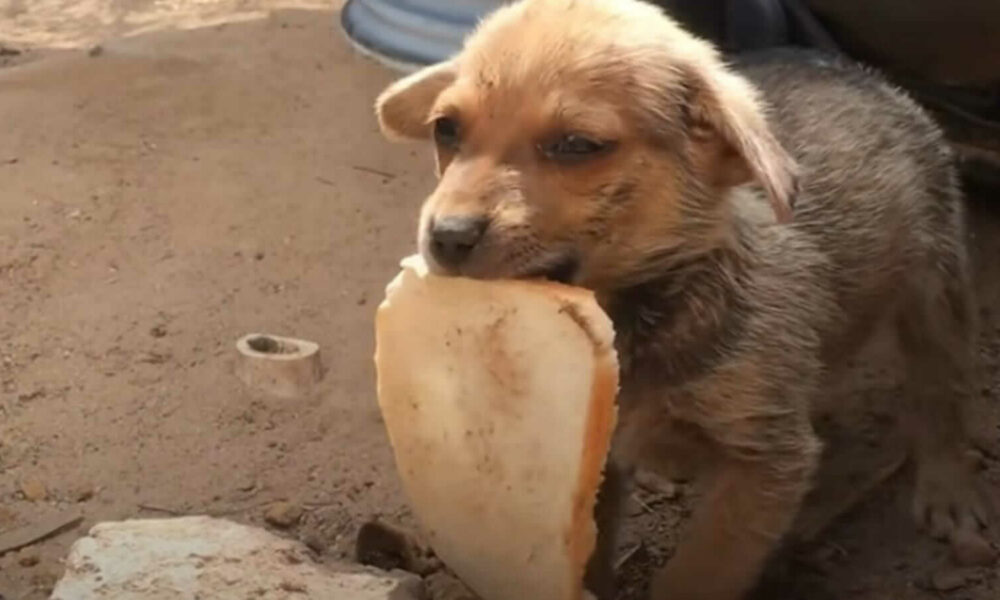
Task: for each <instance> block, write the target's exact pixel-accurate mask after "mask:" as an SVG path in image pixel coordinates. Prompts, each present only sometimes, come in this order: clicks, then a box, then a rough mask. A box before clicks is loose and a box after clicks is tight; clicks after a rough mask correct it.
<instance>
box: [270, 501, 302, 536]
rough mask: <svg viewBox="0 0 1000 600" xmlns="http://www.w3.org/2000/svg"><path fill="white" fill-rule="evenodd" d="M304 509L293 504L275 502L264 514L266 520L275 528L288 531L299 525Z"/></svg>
mask: <svg viewBox="0 0 1000 600" xmlns="http://www.w3.org/2000/svg"><path fill="white" fill-rule="evenodd" d="M301 518H302V507H301V506H299V505H297V504H292V503H291V502H284V501H281V502H275V503H274V504H272V505H271V506H269V507H268V508H267V511H265V512H264V520H265V521H267V522H268V523H269V524H271V525H274V526H275V527H280V528H282V529H287V528H289V527H293V526H295V525H296V524H298V522H299V519H301Z"/></svg>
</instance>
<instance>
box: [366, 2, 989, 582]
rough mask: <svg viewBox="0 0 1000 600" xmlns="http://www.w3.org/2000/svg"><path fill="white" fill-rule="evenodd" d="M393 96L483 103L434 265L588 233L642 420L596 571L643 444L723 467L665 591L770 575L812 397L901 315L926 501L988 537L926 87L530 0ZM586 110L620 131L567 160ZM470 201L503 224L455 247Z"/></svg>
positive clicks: (950, 525)
mask: <svg viewBox="0 0 1000 600" xmlns="http://www.w3.org/2000/svg"><path fill="white" fill-rule="evenodd" d="M751 81H753V83H751ZM764 98H766V103H765V99H764ZM376 108H377V113H378V117H379V120H380V123H381V126H382V128H383V130H384V131H385V132H386V134H387V135H389V136H391V137H394V138H402V139H415V140H419V139H428V138H431V137H432V132H433V128H434V123H435V121H437V120H438V119H441V118H447V119H449V120H450V122H452V123H456V124H457V125H458V134H457V138H458V141H457V142H456V143H453V144H439V145H438V153H437V160H438V170H439V173H440V182H439V185H438V187H437V189H435V191H434V192H433V193H432V194H431V195H430V197H429V198H428V199H427V201H426V202H425V204H424V208H423V210H422V213H421V219H420V225H419V234H418V237H419V244H420V247H421V251H422V252H424V254H425V255H426V257H427V259H428V262H429V263H430V265H431V267H432V268H433V269H435V270H437V271H439V272H444V273H448V274H453V275H464V276H470V277H479V278H501V277H527V276H533V275H536V274H538V273H540V272H545V270H546V268H548V267H550V266H551V265H553V264H557V263H560V262H564V261H565V260H566V259H567V257H570V258H571V259H572V264H573V265H574V267H575V268H574V269H573V272H572V281H573V282H574V283H575V284H577V285H581V286H585V287H589V288H591V289H593V290H595V291H596V292H597V295H598V298H599V299H600V301H601V303H602V305H603V306H604V308H605V309H606V310H607V311H608V313H609V314H610V315H611V317H612V319H613V320H614V323H615V327H616V331H617V336H618V337H617V339H618V342H617V343H618V350H619V354H620V358H621V361H622V389H621V393H620V396H619V403H620V408H621V420H620V427H619V431H618V432H617V435H616V440H615V448H614V451H613V456H614V463H615V467H613V468H611V470H610V471H609V473H608V483H607V485H606V488H605V490H603V491H602V497H601V502H600V505H599V507H598V518H599V519H601V520H602V526H601V531H602V534H603V537H602V540H601V542H600V544H599V548H598V552H597V553H596V555H595V558H594V561H593V563H592V568H591V574H590V577H589V579H588V585H590V587H591V588H592V589H593V590H594V591H595V592H597V593H598V594H599V595H600V596H601V597H602V598H609V597H612V596H613V593H614V590H613V585H612V581H613V577H612V573H611V568H610V564H611V561H610V558H611V556H610V553H611V548H612V546H613V523H614V520H615V519H614V515H615V514H616V512H617V511H616V502H617V496H616V494H615V488H616V486H617V485H618V484H619V482H620V480H621V475H622V473H621V471H628V470H629V469H631V468H632V467H634V466H636V465H644V466H647V467H651V468H654V469H657V470H659V471H660V472H661V473H664V474H665V475H667V476H675V477H687V476H695V475H701V476H703V477H702V478H703V479H707V481H708V482H709V484H708V488H707V493H706V495H705V497H704V499H703V501H702V504H701V506H700V507H699V509H698V510H697V511H696V514H695V516H694V519H693V523H692V525H691V528H690V531H689V533H688V536H687V539H686V541H684V542H683V543H682V544H681V545H680V546H679V548H678V549H677V553H676V555H675V556H674V557H673V559H672V560H671V561H670V562H669V563H668V565H667V566H666V567H665V569H664V570H663V572H662V573H660V574H659V575H658V576H657V578H656V579H655V581H654V586H653V591H652V597H653V598H654V600H690V599H695V598H697V599H705V600H736V599H737V598H740V597H741V596H742V595H743V594H744V593H745V592H746V591H747V590H748V589H750V588H751V587H752V586H753V584H754V582H755V580H756V578H757V577H758V575H759V572H760V570H761V568H762V565H763V563H764V562H765V560H766V559H767V557H768V556H769V554H770V553H771V552H772V551H773V549H774V547H775V545H776V544H777V543H778V542H779V540H780V539H781V538H782V537H783V536H784V535H785V534H786V533H787V532H788V529H789V527H790V525H791V523H792V521H793V519H794V517H795V516H796V514H797V511H798V509H799V505H800V503H801V501H802V498H803V496H804V495H805V494H806V492H807V491H808V490H809V488H810V484H811V477H812V475H813V473H814V470H815V468H816V463H817V460H818V457H819V453H820V443H819V441H818V440H817V438H816V436H815V434H814V433H813V429H812V426H811V423H810V419H809V413H810V407H811V406H812V405H813V404H814V402H815V400H816V398H817V397H818V396H819V394H821V393H822V390H823V389H824V388H825V386H826V382H827V380H828V378H830V377H836V376H837V371H838V368H839V365H841V364H842V363H843V361H844V358H845V357H847V356H850V355H851V353H853V352H855V351H856V350H857V349H858V348H859V347H860V346H861V345H862V344H863V343H864V342H865V341H866V339H867V338H868V336H869V333H870V332H871V331H872V330H873V329H874V328H875V327H876V325H879V324H888V325H891V326H892V327H894V328H895V330H896V331H897V332H898V336H899V339H900V340H901V342H902V344H901V346H902V348H903V350H904V354H905V357H906V359H907V364H908V366H909V367H910V368H911V370H910V375H909V378H908V381H909V383H910V385H909V387H908V393H909V396H910V397H911V398H912V405H911V410H908V411H906V412H907V415H908V416H909V417H911V418H910V422H909V425H910V427H911V431H912V432H913V448H914V456H915V459H916V463H917V488H916V500H915V508H916V511H917V518H918V520H919V522H920V523H921V524H922V525H926V526H928V527H930V528H931V529H932V532H933V533H934V534H935V535H938V536H944V537H947V536H953V537H954V536H962V535H965V536H969V535H972V536H975V535H977V532H978V529H979V527H980V524H981V521H982V520H983V519H984V516H983V507H982V505H981V503H980V502H979V499H978V496H977V495H976V492H975V486H974V481H973V479H972V476H971V474H970V470H969V467H968V465H966V464H965V462H964V461H963V459H962V457H963V451H964V445H965V440H966V437H965V432H964V429H963V425H962V422H961V419H960V410H959V408H960V405H961V403H960V400H961V396H962V394H964V393H965V392H966V391H967V389H968V387H969V385H970V378H971V368H970V366H969V365H971V361H972V353H971V345H972V340H973V332H974V323H973V317H974V315H973V311H972V310H971V309H970V300H969V290H968V281H967V279H968V273H967V271H968V268H967V264H966V263H967V259H966V254H965V250H964V248H963V244H962V241H963V233H964V226H963V222H962V219H963V213H962V205H961V198H960V194H959V192H958V191H957V185H956V181H955V174H954V170H953V167H952V165H951V158H950V156H949V155H948V152H947V150H946V148H945V145H944V144H943V142H942V140H941V136H940V134H939V132H938V130H937V128H936V127H935V126H934V125H933V124H932V123H931V122H930V120H929V119H928V118H927V117H926V116H925V115H924V113H923V112H921V111H920V110H919V109H918V108H917V107H916V106H915V105H914V104H913V103H912V102H910V101H909V100H908V99H907V98H905V97H903V96H902V95H901V94H899V93H898V92H896V91H895V90H894V89H892V88H890V87H889V86H888V85H886V84H884V83H883V82H882V81H881V80H879V79H878V78H877V77H875V76H873V75H871V74H868V73H865V72H862V71H861V70H859V69H857V68H854V67H851V66H845V65H839V64H834V63H831V62H828V61H821V60H819V59H815V58H796V57H788V59H787V60H766V61H760V62H757V63H752V64H747V65H744V66H743V67H742V68H740V69H739V70H738V71H737V70H734V69H732V68H729V67H727V66H725V65H724V64H723V63H722V62H721V61H720V59H719V57H718V56H717V54H716V52H715V50H714V49H713V48H712V47H711V46H710V45H708V44H706V43H705V42H703V41H700V40H698V39H696V38H694V37H692V36H691V35H689V34H687V33H686V32H684V31H683V30H682V29H681V28H679V27H678V26H677V25H676V24H675V23H674V22H673V21H671V20H670V19H669V18H667V17H666V16H664V15H663V14H662V13H661V12H660V11H659V10H658V9H656V8H654V7H652V6H650V5H646V4H643V3H641V2H637V1H635V0H533V1H532V0H528V1H523V2H518V3H515V4H512V5H509V6H506V7H504V8H502V9H500V10H498V11H497V12H496V13H494V14H493V15H492V16H491V17H489V18H488V19H487V20H486V21H484V23H483V24H482V25H481V26H480V27H479V29H478V30H477V31H476V32H475V34H474V35H472V36H471V37H470V38H469V39H468V41H467V43H466V45H465V48H464V50H463V51H462V52H461V53H460V54H459V55H458V56H456V57H455V58H454V59H452V60H450V61H447V62H445V63H442V64H439V65H435V66H433V67H429V68H427V69H424V70H422V71H420V72H418V73H415V74H413V75H411V76H409V77H406V78H403V79H402V80H400V81H399V82H397V83H395V84H393V85H392V86H391V87H389V88H388V89H387V90H386V91H385V92H384V93H383V94H382V95H381V97H380V98H379V99H378V102H377V107H376ZM567 134H575V135H578V136H582V137H585V138H587V139H592V140H599V141H601V142H606V143H605V144H604V146H603V148H604V150H602V151H601V152H595V153H593V154H592V155H588V156H586V157H583V158H581V159H580V160H574V161H569V162H567V161H565V160H555V159H553V157H552V155H550V154H549V153H547V152H546V151H544V149H545V148H548V147H549V146H548V144H550V143H551V141H552V140H559V139H563V137H562V136H566V135H567ZM793 214H794V219H793V218H792V215H793ZM461 216H468V217H476V218H485V219H486V222H487V223H488V224H487V226H486V229H485V232H484V233H483V235H482V237H481V239H479V240H478V243H476V245H475V247H474V248H473V249H472V251H471V252H470V253H469V255H468V257H467V258H465V260H463V261H462V262H461V263H460V264H458V265H450V266H447V267H446V266H444V265H441V264H439V263H438V262H437V261H436V260H435V254H434V252H432V251H431V250H430V241H429V234H428V232H429V230H430V228H431V227H432V225H433V223H435V222H438V221H440V220H441V219H444V218H448V217H461Z"/></svg>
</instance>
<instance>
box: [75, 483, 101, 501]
mask: <svg viewBox="0 0 1000 600" xmlns="http://www.w3.org/2000/svg"><path fill="white" fill-rule="evenodd" d="M96 494H97V492H96V490H94V487H93V486H90V485H88V486H84V487H82V488H80V489H78V490H77V491H76V493H75V494H74V495H73V496H74V499H75V500H76V501H77V502H89V501H90V500H92V499H93V498H94V496H95V495H96Z"/></svg>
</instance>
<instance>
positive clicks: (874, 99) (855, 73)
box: [734, 50, 962, 312]
mask: <svg viewBox="0 0 1000 600" xmlns="http://www.w3.org/2000/svg"><path fill="white" fill-rule="evenodd" d="M734 67H735V68H736V69H737V70H738V71H739V72H740V73H741V74H743V75H744V76H745V77H747V78H748V79H750V80H751V81H752V82H753V83H754V84H755V85H756V86H757V87H758V88H759V89H760V90H761V91H762V92H763V95H764V97H765V99H766V101H767V103H768V104H769V105H770V113H769V117H768V118H769V120H770V123H771V127H772V128H773V129H774V132H775V135H776V136H777V137H778V139H779V140H780V141H781V143H782V144H783V145H784V147H785V149H786V150H787V151H788V152H789V153H790V154H791V155H792V156H793V157H794V158H795V160H796V161H797V162H798V163H799V166H800V169H801V170H800V180H799V194H798V196H797V198H796V203H795V225H794V227H795V228H796V229H797V230H799V231H801V232H802V233H803V234H805V235H808V236H810V237H812V238H813V239H814V241H815V242H816V244H817V245H818V246H819V247H820V248H821V249H822V250H823V251H824V252H825V253H826V254H827V255H828V256H829V257H830V259H831V260H832V262H833V264H834V266H835V267H836V268H835V270H834V272H833V273H831V275H830V276H831V277H832V278H834V279H835V281H834V282H832V283H833V287H834V289H837V290H840V296H841V298H840V304H841V305H842V306H844V307H845V308H846V309H847V310H848V312H856V310H855V307H856V306H858V303H862V304H864V303H877V302H879V301H881V300H883V299H884V298H885V297H886V296H887V295H889V294H891V293H892V289H893V287H894V286H896V289H898V286H899V285H900V284H901V281H902V279H903V278H905V277H906V275H907V272H908V271H910V270H912V269H914V268H916V267H919V266H920V264H921V263H927V262H928V260H936V259H935V258H934V257H935V256H937V255H941V254H955V253H957V252H959V250H958V248H957V247H958V245H960V243H961V238H962V235H961V234H962V222H961V221H962V205H961V197H960V194H959V192H958V185H957V176H956V173H955V168H954V165H953V161H952V157H951V153H950V150H949V148H948V146H947V144H946V142H945V140H944V138H943V135H942V133H941V131H940V129H939V128H938V127H937V125H936V124H935V123H934V122H933V121H932V120H931V119H930V117H929V116H928V115H927V114H926V113H925V112H924V111H923V110H922V109H921V108H920V107H919V106H918V105H917V104H916V103H915V102H913V101H912V100H911V99H910V98H909V97H908V96H906V95H905V94H904V93H903V92H902V91H900V90H898V89H897V88H895V87H893V86H892V85H890V84H889V83H887V82H886V81H885V80H884V79H883V78H881V77H880V76H879V75H877V74H876V73H874V72H871V71H868V70H866V69H863V68H861V67H860V66H857V65H855V64H853V63H850V62H847V61H844V60H840V59H837V58H830V57H827V56H825V55H822V54H819V53H814V52H805V51H795V50H781V51H767V52H761V53H756V54H754V55H747V56H745V57H743V58H741V59H740V60H739V61H738V62H737V63H736V64H734Z"/></svg>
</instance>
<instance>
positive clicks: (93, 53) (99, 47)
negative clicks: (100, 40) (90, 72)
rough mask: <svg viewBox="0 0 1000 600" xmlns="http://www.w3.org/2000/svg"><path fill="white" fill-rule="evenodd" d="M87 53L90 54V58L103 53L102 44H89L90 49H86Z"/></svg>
mask: <svg viewBox="0 0 1000 600" xmlns="http://www.w3.org/2000/svg"><path fill="white" fill-rule="evenodd" d="M87 54H88V55H90V57H91V58H96V57H98V56H100V55H102V54H104V46H102V45H100V44H97V45H96V46H91V47H90V50H89V51H87Z"/></svg>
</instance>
